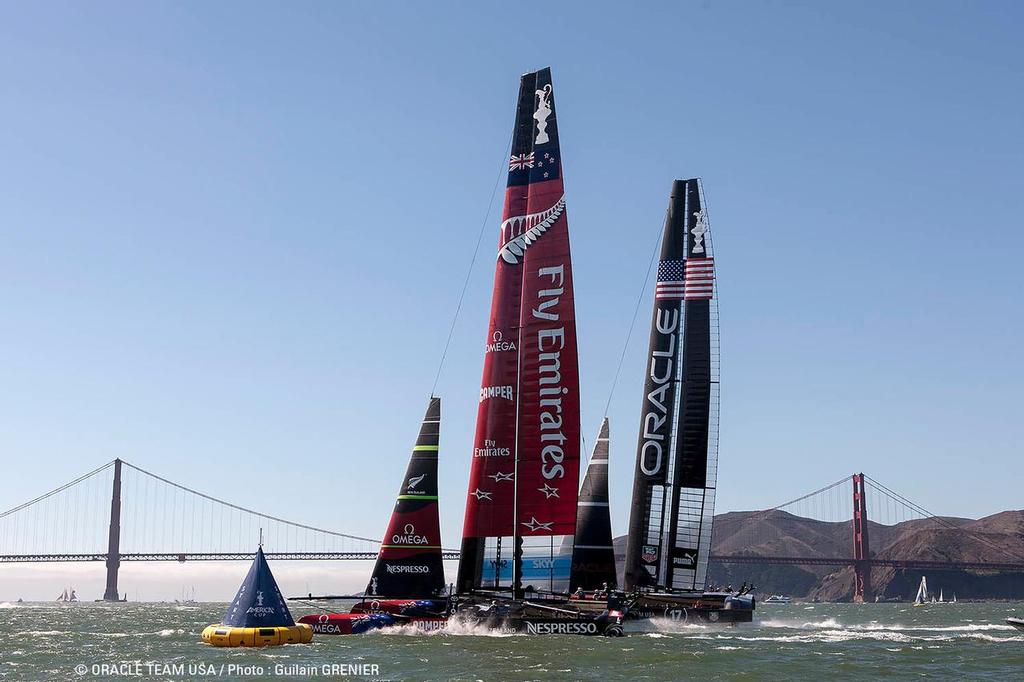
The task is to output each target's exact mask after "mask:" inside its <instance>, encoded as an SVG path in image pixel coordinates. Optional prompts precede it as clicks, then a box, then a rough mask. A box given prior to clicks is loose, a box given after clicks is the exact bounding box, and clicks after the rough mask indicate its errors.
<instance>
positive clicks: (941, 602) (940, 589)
mask: <svg viewBox="0 0 1024 682" xmlns="http://www.w3.org/2000/svg"><path fill="white" fill-rule="evenodd" d="M939 603H940V604H945V603H946V598H945V597H943V596H942V588H941V587H940V588H939Z"/></svg>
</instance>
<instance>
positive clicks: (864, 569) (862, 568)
mask: <svg viewBox="0 0 1024 682" xmlns="http://www.w3.org/2000/svg"><path fill="white" fill-rule="evenodd" d="M853 558H854V564H853V572H854V586H853V601H855V602H857V603H863V602H866V601H873V600H874V594H873V593H872V591H871V562H870V559H871V553H870V552H869V551H868V508H867V498H866V497H865V495H864V474H862V473H861V474H854V475H853Z"/></svg>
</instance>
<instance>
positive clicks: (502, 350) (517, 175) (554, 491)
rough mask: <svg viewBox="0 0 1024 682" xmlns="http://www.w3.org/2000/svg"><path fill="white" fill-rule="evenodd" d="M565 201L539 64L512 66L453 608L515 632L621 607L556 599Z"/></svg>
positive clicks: (571, 416) (593, 625)
mask: <svg viewBox="0 0 1024 682" xmlns="http://www.w3.org/2000/svg"><path fill="white" fill-rule="evenodd" d="M565 206H566V202H565V188H564V185H563V182H562V152H561V149H560V147H559V141H558V119H557V112H556V109H555V98H554V89H553V85H552V81H551V70H550V69H548V68H545V69H541V70H539V71H535V72H532V73H528V74H525V75H524V76H523V77H522V79H521V80H520V86H519V99H518V105H517V108H516V118H515V128H514V132H513V136H512V150H511V156H510V158H509V163H508V179H507V183H506V190H505V205H504V212H503V215H502V222H501V227H500V234H499V240H498V250H497V254H496V258H495V261H496V264H495V273H494V289H493V296H492V299H491V316H490V323H489V327H488V330H487V346H486V351H485V355H484V367H483V379H482V381H481V386H480V403H479V407H478V411H477V422H476V435H475V439H474V443H473V458H472V465H471V469H470V476H469V489H468V493H467V498H466V500H467V501H466V515H465V522H464V524H463V533H462V556H461V561H460V563H459V572H458V578H457V580H456V583H455V586H456V592H457V595H458V600H459V603H458V606H457V608H456V614H455V616H453V617H458V618H460V619H466V620H468V621H470V622H473V623H479V624H483V625H485V626H487V627H491V628H496V629H500V630H505V631H514V632H530V633H534V634H587V635H596V634H620V633H621V629H620V628H619V624H618V622H619V620H621V615H622V614H621V612H620V611H619V610H618V609H614V608H612V609H609V608H604V609H602V611H601V612H600V613H597V614H595V613H592V612H591V611H590V610H588V609H581V608H579V607H576V606H573V605H572V604H571V603H568V602H567V601H566V599H565V597H566V596H567V595H566V590H567V588H568V579H569V569H570V566H571V563H572V557H571V555H570V554H567V553H566V552H564V551H563V547H569V546H571V545H572V543H573V540H574V536H575V533H576V520H577V504H576V503H577V499H578V485H579V467H580V384H579V369H578V364H577V350H576V315H575V305H574V298H573V280H572V259H571V257H570V249H569V228H568V222H567V219H566V208H565ZM608 544H611V543H610V542H609V543H608ZM581 549H582V548H581ZM578 556H580V555H578ZM582 560H583V559H582V558H581V561H582Z"/></svg>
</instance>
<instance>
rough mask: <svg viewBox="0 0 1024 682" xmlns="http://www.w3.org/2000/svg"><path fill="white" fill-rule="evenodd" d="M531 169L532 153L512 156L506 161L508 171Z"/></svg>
mask: <svg viewBox="0 0 1024 682" xmlns="http://www.w3.org/2000/svg"><path fill="white" fill-rule="evenodd" d="M526 168H533V152H530V153H529V154H513V155H512V157H511V158H510V159H509V160H508V169H509V171H515V170H524V169H526Z"/></svg>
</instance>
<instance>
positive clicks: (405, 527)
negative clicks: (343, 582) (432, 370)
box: [366, 397, 445, 598]
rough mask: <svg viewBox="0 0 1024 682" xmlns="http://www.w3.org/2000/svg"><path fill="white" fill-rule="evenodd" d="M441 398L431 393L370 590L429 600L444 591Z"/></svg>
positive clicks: (375, 593)
mask: <svg viewBox="0 0 1024 682" xmlns="http://www.w3.org/2000/svg"><path fill="white" fill-rule="evenodd" d="M440 432H441V399H440V398H435V397H431V398H430V403H429V404H428V405H427V413H426V415H424V417H423V424H422V425H421V426H420V433H419V436H418V437H417V438H416V444H415V445H414V446H413V449H412V457H410V459H409V467H408V468H407V469H406V471H405V478H404V479H402V487H401V489H400V490H399V492H398V500H397V501H396V502H395V510H394V512H392V514H391V522H390V523H389V524H388V529H387V532H385V533H384V540H383V542H382V543H381V546H380V553H379V554H378V555H377V563H376V565H375V566H374V567H373V573H372V575H371V577H370V582H369V584H368V585H367V586H366V594H367V595H368V596H374V597H404V598H429V597H438V596H440V595H441V594H442V593H443V592H444V588H445V582H444V564H443V563H442V558H441V525H440V520H439V518H438V504H437V457H438V446H439V442H440V441H439V439H440Z"/></svg>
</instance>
